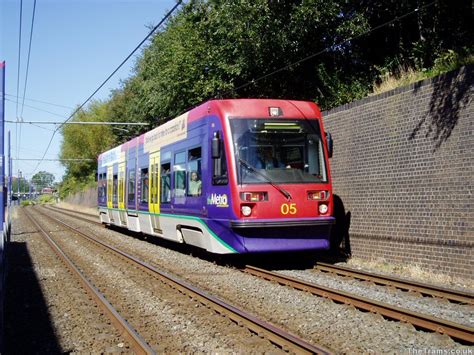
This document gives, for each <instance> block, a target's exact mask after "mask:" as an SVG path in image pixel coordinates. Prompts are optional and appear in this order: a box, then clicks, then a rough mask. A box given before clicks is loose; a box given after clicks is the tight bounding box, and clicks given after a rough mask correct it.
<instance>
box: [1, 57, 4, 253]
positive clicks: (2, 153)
mask: <svg viewBox="0 0 474 355" xmlns="http://www.w3.org/2000/svg"><path fill="white" fill-rule="evenodd" d="M0 89H1V90H2V92H1V94H0V165H1V166H0V182H1V186H0V215H1V217H0V218H1V219H2V252H3V231H4V229H5V228H4V226H5V191H4V187H5V139H4V138H5V137H4V134H5V62H0Z"/></svg>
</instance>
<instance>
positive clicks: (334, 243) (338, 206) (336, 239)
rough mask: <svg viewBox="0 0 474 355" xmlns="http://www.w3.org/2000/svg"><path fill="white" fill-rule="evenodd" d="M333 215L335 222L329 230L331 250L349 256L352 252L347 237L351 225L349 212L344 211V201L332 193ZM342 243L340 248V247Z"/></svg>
mask: <svg viewBox="0 0 474 355" xmlns="http://www.w3.org/2000/svg"><path fill="white" fill-rule="evenodd" d="M334 217H335V218H336V224H335V225H334V226H333V227H332V231H331V252H332V253H333V254H336V255H337V254H341V253H342V255H343V256H345V257H349V256H350V255H351V254H352V251H351V243H350V239H349V228H350V226H351V212H350V211H348V212H347V213H346V209H345V208H344V203H343V202H342V199H341V198H340V197H339V196H338V195H334ZM341 244H342V248H341Z"/></svg>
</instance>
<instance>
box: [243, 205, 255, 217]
mask: <svg viewBox="0 0 474 355" xmlns="http://www.w3.org/2000/svg"><path fill="white" fill-rule="evenodd" d="M240 212H242V215H243V216H245V217H248V216H250V215H251V214H252V207H250V206H242V207H240Z"/></svg>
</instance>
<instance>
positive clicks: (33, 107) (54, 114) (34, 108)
mask: <svg viewBox="0 0 474 355" xmlns="http://www.w3.org/2000/svg"><path fill="white" fill-rule="evenodd" d="M5 101H9V102H13V103H15V102H17V101H15V100H10V99H5ZM25 107H29V108H32V109H33V110H37V111H41V112H46V113H49V114H50V115H53V116H58V117H60V118H62V119H65V117H64V115H61V114H59V113H55V112H51V111H48V110H43V109H42V108H39V107H35V106H30V105H27V104H25Z"/></svg>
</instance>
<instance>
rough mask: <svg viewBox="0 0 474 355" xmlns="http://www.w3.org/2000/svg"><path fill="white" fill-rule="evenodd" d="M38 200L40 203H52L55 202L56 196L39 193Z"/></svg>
mask: <svg viewBox="0 0 474 355" xmlns="http://www.w3.org/2000/svg"><path fill="white" fill-rule="evenodd" d="M38 202H39V203H40V204H47V203H54V202H56V197H55V196H53V195H40V197H38Z"/></svg>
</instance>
